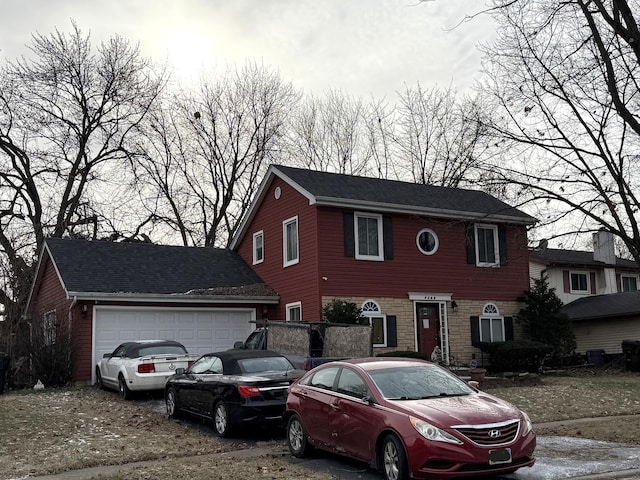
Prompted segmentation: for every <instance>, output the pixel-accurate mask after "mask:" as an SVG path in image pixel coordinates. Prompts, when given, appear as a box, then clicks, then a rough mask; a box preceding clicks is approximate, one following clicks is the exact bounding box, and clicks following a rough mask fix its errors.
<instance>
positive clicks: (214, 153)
mask: <svg viewBox="0 0 640 480" xmlns="http://www.w3.org/2000/svg"><path fill="white" fill-rule="evenodd" d="M297 99H298V93H297V92H296V91H295V90H294V89H293V87H292V86H291V84H289V83H286V82H284V81H283V80H282V79H281V78H280V76H279V75H278V74H277V73H275V72H273V71H272V70H270V69H269V68H266V67H264V66H262V65H257V64H255V63H249V64H247V65H245V66H244V67H243V68H241V69H237V68H236V69H230V70H228V71H227V72H226V74H225V75H223V76H221V77H219V78H216V80H215V81H214V82H210V81H203V82H202V84H201V86H200V88H199V90H198V91H197V92H195V93H189V92H183V93H181V94H180V95H176V96H174V97H173V98H171V99H167V100H165V104H164V105H163V106H162V109H161V110H158V111H157V112H156V113H154V116H153V119H152V121H151V122H150V123H151V125H150V126H148V127H146V130H145V132H146V138H147V141H145V142H144V143H141V144H140V150H141V152H142V154H141V155H140V156H138V157H137V158H136V160H135V162H134V170H135V172H136V178H137V180H138V181H137V184H138V186H139V188H140V191H141V193H142V195H141V198H143V200H144V204H145V206H146V208H147V209H148V210H149V212H150V214H151V215H152V217H153V222H155V223H156V224H160V225H162V226H163V227H164V228H165V229H167V230H168V232H170V233H173V234H175V233H178V234H179V236H180V238H181V241H182V243H183V244H184V245H201V246H214V245H216V246H220V245H225V244H227V243H228V242H229V241H230V240H231V237H232V236H233V233H234V232H235V229H236V227H237V225H238V222H239V219H240V218H241V217H242V215H244V213H245V212H246V210H247V209H248V207H249V205H250V202H251V200H252V199H253V196H254V193H255V191H256V189H257V187H258V186H259V183H260V179H261V177H262V175H263V174H264V172H265V171H266V167H267V166H268V163H270V162H275V161H277V159H278V153H279V151H280V145H281V137H282V135H283V134H284V122H285V120H286V117H287V115H288V114H289V112H290V111H291V109H292V108H293V107H294V105H295V103H296V102H297Z"/></svg>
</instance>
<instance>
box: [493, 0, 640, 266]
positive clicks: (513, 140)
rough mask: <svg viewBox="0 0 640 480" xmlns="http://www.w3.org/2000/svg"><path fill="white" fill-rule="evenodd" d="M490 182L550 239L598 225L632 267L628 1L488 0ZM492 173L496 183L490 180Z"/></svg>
mask: <svg viewBox="0 0 640 480" xmlns="http://www.w3.org/2000/svg"><path fill="white" fill-rule="evenodd" d="M490 11H491V12H492V13H493V14H494V15H495V16H496V19H497V20H498V22H499V25H500V30H499V37H498V40H497V41H496V42H495V43H494V44H493V45H490V46H488V47H486V48H485V49H484V51H485V58H486V62H487V64H486V65H487V74H488V75H487V79H486V81H485V82H484V85H483V87H484V89H485V90H486V91H487V92H490V93H491V94H492V96H493V101H494V103H493V109H492V112H493V113H494V115H493V116H492V118H491V119H490V121H488V122H487V125H489V126H490V127H491V129H492V132H493V133H494V134H495V135H496V141H495V146H494V151H498V150H499V151H502V152H504V153H505V156H504V157H503V160H502V162H501V163H500V164H499V165H498V166H499V167H500V168H499V169H496V168H495V167H496V165H495V164H494V165H491V166H490V168H491V169H492V174H493V178H494V179H496V181H498V182H500V183H501V184H502V185H508V186H509V188H510V189H511V194H512V195H513V196H514V198H518V199H519V200H520V201H521V202H522V203H527V204H528V205H529V206H530V208H532V209H535V214H536V215H537V216H538V218H540V219H541V220H542V221H543V223H542V224H543V226H545V225H554V226H555V227H554V230H551V229H549V231H550V232H551V235H552V236H561V235H567V234H574V233H575V232H589V231H594V230H597V229H604V230H606V231H609V232H612V233H613V234H614V235H616V236H617V237H619V238H620V239H621V240H622V241H623V242H624V245H625V246H626V248H627V249H628V251H629V252H630V253H631V255H632V257H633V258H634V259H635V260H636V262H638V264H640V230H639V229H638V212H639V210H640V203H639V199H638V197H637V193H638V189H637V186H638V182H639V181H640V176H639V173H640V172H639V167H640V164H639V162H638V159H640V135H639V133H640V130H639V129H638V120H639V117H640V108H639V106H640V102H639V98H640V91H639V88H638V79H639V78H640V76H639V73H640V63H639V60H640V56H639V55H638V53H639V48H640V43H639V42H640V36H639V34H638V27H637V15H638V12H640V4H639V2H638V1H637V0H628V1H627V0H608V1H603V0H569V1H562V2H559V1H552V0H536V1H534V0H511V1H506V0H499V1H498V0H495V1H494V3H493V7H492V8H491V10H490ZM496 176H497V178H496Z"/></svg>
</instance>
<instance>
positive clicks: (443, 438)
mask: <svg viewBox="0 0 640 480" xmlns="http://www.w3.org/2000/svg"><path fill="white" fill-rule="evenodd" d="M409 420H410V421H411V425H413V428H415V429H416V430H417V431H418V433H419V434H420V435H422V436H423V437H424V438H426V439H427V440H431V441H434V442H446V443H455V444H457V445H462V443H463V442H462V441H460V440H458V439H457V438H456V437H454V436H453V435H451V434H449V433H447V432H445V431H444V430H440V429H439V428H438V427H434V426H433V425H431V424H430V423H428V422H425V421H424V420H420V419H419V418H416V417H411V416H410V417H409Z"/></svg>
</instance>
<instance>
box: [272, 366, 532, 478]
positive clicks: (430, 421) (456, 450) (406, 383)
mask: <svg viewBox="0 0 640 480" xmlns="http://www.w3.org/2000/svg"><path fill="white" fill-rule="evenodd" d="M284 421H285V425H286V426H287V433H286V434H287V443H288V445H289V450H290V451H291V453H292V454H293V455H294V456H296V457H302V456H304V455H305V454H307V453H308V452H309V450H310V447H318V448H321V449H323V450H328V451H331V452H335V453H339V454H342V455H347V456H350V457H353V458H357V459H359V460H363V461H365V462H367V463H369V465H370V466H371V467H373V468H377V469H378V470H382V472H383V474H384V478H385V479H387V480H404V479H409V478H460V477H466V476H477V475H492V474H504V473H511V472H514V471H515V470H517V469H518V468H520V467H530V466H532V465H533V464H534V462H535V458H534V456H533V451H534V449H535V446H536V436H535V433H534V432H533V427H532V425H531V421H530V420H529V417H528V416H527V415H526V414H525V413H524V412H522V411H520V410H518V409H517V408H516V407H514V406H513V405H511V404H509V403H507V402H505V401H503V400H500V399H499V398H496V397H494V396H491V395H489V394H486V393H484V392H481V391H479V390H477V389H475V388H473V387H471V386H470V385H469V384H467V383H466V382H464V381H462V380H461V379H460V378H458V377H457V376H456V375H453V374H452V373H450V372H449V371H448V370H446V369H444V368H441V367H439V366H438V365H436V364H433V363H430V362H426V361H421V360H412V359H399V358H384V357H378V358H364V359H353V360H344V361H340V362H331V363H327V364H325V365H322V366H319V367H317V368H315V369H313V370H311V371H310V372H307V374H305V375H304V376H302V377H301V378H300V379H298V380H297V381H296V382H294V383H293V384H292V385H291V387H290V388H289V395H288V398H287V409H286V412H285V415H284Z"/></svg>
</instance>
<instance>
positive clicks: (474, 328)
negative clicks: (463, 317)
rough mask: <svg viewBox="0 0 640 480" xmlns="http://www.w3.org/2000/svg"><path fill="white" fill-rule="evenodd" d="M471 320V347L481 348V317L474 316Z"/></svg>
mask: <svg viewBox="0 0 640 480" xmlns="http://www.w3.org/2000/svg"><path fill="white" fill-rule="evenodd" d="M470 320H471V345H473V346H474V347H479V346H480V317H477V316H474V315H472V316H471V317H470Z"/></svg>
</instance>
